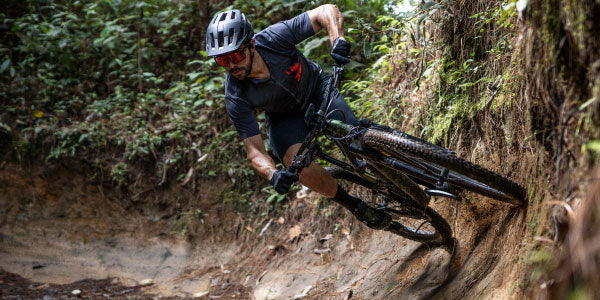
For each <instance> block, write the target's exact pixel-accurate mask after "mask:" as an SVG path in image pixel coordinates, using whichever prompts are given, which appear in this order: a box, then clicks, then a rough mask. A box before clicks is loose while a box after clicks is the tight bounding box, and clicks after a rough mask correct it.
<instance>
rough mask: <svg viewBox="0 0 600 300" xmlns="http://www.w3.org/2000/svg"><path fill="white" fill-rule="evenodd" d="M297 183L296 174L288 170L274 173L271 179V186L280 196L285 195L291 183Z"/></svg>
mask: <svg viewBox="0 0 600 300" xmlns="http://www.w3.org/2000/svg"><path fill="white" fill-rule="evenodd" d="M296 181H298V174H296V173H292V172H290V171H288V170H283V171H276V172H275V173H274V174H273V177H271V185H273V187H274V188H275V190H276V191H277V192H278V193H280V194H287V193H288V192H289V191H290V186H292V183H294V182H296Z"/></svg>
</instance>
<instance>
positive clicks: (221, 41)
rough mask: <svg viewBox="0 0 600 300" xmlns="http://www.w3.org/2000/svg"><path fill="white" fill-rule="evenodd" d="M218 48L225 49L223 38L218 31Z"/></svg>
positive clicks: (221, 32)
mask: <svg viewBox="0 0 600 300" xmlns="http://www.w3.org/2000/svg"><path fill="white" fill-rule="evenodd" d="M218 46H219V47H225V42H224V38H223V31H219V45H218Z"/></svg>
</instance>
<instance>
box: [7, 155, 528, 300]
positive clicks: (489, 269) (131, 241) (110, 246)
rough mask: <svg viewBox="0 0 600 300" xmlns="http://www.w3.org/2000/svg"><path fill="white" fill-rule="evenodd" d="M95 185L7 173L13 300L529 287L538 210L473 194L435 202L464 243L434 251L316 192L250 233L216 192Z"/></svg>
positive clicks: (515, 293) (517, 291) (79, 177)
mask: <svg viewBox="0 0 600 300" xmlns="http://www.w3.org/2000/svg"><path fill="white" fill-rule="evenodd" d="M529 159H531V158H529ZM532 160H533V159H532ZM488 167H489V166H488ZM516 168H517V169H515V170H514V171H513V174H520V173H522V174H526V173H527V172H529V173H532V172H539V170H538V169H539V167H537V166H536V165H535V164H533V165H532V164H519V165H517V166H516ZM518 168H522V169H521V170H519V169H518ZM527 168H529V169H527ZM89 172H91V171H90V170H88V169H86V167H85V166H80V167H77V168H76V169H75V170H73V165H72V164H71V165H69V166H67V165H57V166H51V167H49V166H45V167H44V168H23V167H22V166H18V165H16V164H7V165H5V166H4V168H3V169H2V170H1V171H0V202H1V203H0V204H1V205H0V207H2V211H1V215H0V217H1V218H0V220H1V223H0V241H1V243H0V253H1V255H0V267H1V268H2V269H3V271H2V275H1V276H2V277H1V278H2V279H1V282H0V284H1V286H2V292H1V293H2V294H1V297H2V298H3V299H13V298H14V299H29V298H40V299H42V298H44V296H48V297H51V298H55V299H60V298H68V297H71V298H73V297H76V296H74V295H73V294H71V293H72V291H73V290H75V289H78V290H80V291H81V294H80V297H83V298H87V299H96V298H108V297H110V298H115V299H146V298H165V299H183V298H194V297H195V298H198V299H431V298H434V299H435V298H437V299H441V298H443V299H462V298H467V299H470V298H477V297H483V298H486V299H490V298H492V299H510V298H512V299H518V298H521V297H523V296H524V289H525V287H526V286H527V284H528V283H529V276H530V274H529V273H528V270H529V269H528V264H527V262H526V261H525V258H526V257H527V255H526V254H527V253H528V251H530V250H531V248H530V247H529V246H528V245H529V244H528V243H529V242H531V241H532V240H533V238H534V237H533V236H530V235H531V233H530V231H529V228H528V226H533V225H532V220H534V221H535V220H536V217H535V216H536V211H535V210H534V209H537V210H539V208H535V207H534V209H531V208H530V209H529V210H526V209H521V208H516V207H512V206H510V205H507V204H503V203H500V202H497V201H493V200H489V199H486V198H483V197H480V196H478V195H475V194H470V193H465V194H464V195H463V200H462V201H454V200H452V201H449V200H444V199H433V200H432V204H431V205H432V206H433V207H434V208H435V209H436V210H438V211H439V212H440V213H441V214H442V215H443V216H444V217H445V218H446V219H447V220H448V221H449V223H450V225H451V226H452V228H453V231H454V234H455V241H454V243H452V244H451V245H448V246H447V247H443V248H428V247H426V246H424V245H422V244H420V243H417V242H413V241H410V240H407V239H404V238H402V237H399V236H395V235H393V234H390V233H388V232H382V231H373V230H371V229H369V228H367V227H365V226H363V225H362V224H359V223H357V222H356V221H355V220H354V219H353V218H352V217H351V216H350V215H349V214H347V213H346V212H345V211H343V210H342V209H339V208H338V207H336V206H334V205H328V204H327V203H325V204H323V203H322V201H323V200H322V199H319V196H318V195H316V194H314V193H311V192H308V191H306V190H303V191H301V192H299V194H298V195H297V196H298V197H296V198H295V199H294V200H293V201H292V202H291V203H290V206H289V208H288V209H286V210H284V211H282V212H280V213H273V214H271V215H267V216H265V217H263V218H257V219H254V221H247V220H245V219H244V218H242V217H240V216H238V215H236V214H235V213H234V212H233V211H232V209H230V208H228V207H227V206H226V205H225V206H223V205H219V204H218V203H217V202H218V200H216V199H215V197H216V196H215V195H216V191H218V190H219V184H218V183H217V182H212V183H206V185H205V188H203V189H202V188H201V189H197V190H196V191H194V190H191V189H189V188H185V187H180V186H179V185H174V186H173V187H171V188H166V189H162V190H158V191H152V192H146V193H145V194H144V193H140V194H135V195H129V194H125V193H123V192H122V191H118V190H110V189H107V188H104V187H102V185H98V184H97V183H96V182H94V181H93V180H92V179H90V178H92V176H91V175H92V174H91V173H89ZM169 199H171V200H172V199H176V200H177V203H179V207H178V208H172V207H171V206H167V205H166V204H165V203H172V202H169V201H170V200H169ZM186 199H187V200H186ZM190 199H192V200H190ZM17 274H18V275H17ZM48 297H47V298H46V299H50V298H48Z"/></svg>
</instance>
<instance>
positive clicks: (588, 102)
mask: <svg viewBox="0 0 600 300" xmlns="http://www.w3.org/2000/svg"><path fill="white" fill-rule="evenodd" d="M0 73H2V71H0ZM596 100H598V99H597V98H595V97H594V98H591V99H589V100H588V101H585V103H583V104H581V106H579V110H584V109H585V108H586V107H588V106H589V105H590V104H592V103H594V102H596Z"/></svg>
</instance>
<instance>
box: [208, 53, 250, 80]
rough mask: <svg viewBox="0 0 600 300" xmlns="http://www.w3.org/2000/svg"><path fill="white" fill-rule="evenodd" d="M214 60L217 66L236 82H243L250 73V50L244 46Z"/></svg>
mask: <svg viewBox="0 0 600 300" xmlns="http://www.w3.org/2000/svg"><path fill="white" fill-rule="evenodd" d="M240 59H241V60H240ZM216 60H217V63H218V64H219V65H221V66H222V67H224V68H225V70H227V72H229V74H231V75H232V76H233V77H235V78H237V79H238V80H243V79H244V78H246V75H247V74H249V73H250V67H251V66H250V49H248V47H247V46H246V45H242V46H241V47H240V48H239V49H238V50H237V51H235V52H232V53H228V54H225V55H222V56H219V57H217V58H216Z"/></svg>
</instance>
